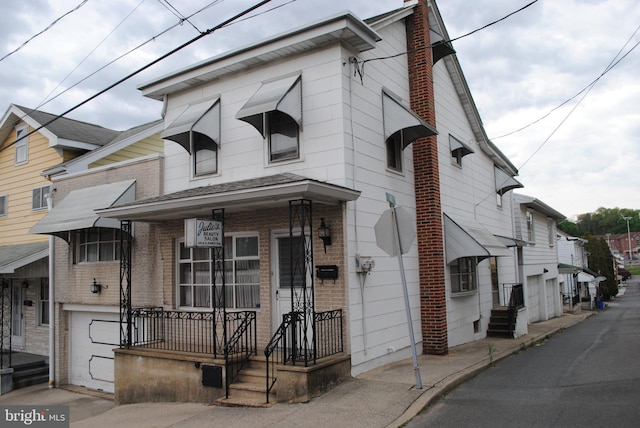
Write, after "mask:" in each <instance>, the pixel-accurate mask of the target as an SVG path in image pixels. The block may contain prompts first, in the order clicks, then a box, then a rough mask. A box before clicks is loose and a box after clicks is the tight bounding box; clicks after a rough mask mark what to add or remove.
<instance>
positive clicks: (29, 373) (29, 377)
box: [13, 360, 49, 389]
mask: <svg viewBox="0 0 640 428" xmlns="http://www.w3.org/2000/svg"><path fill="white" fill-rule="evenodd" d="M46 382H49V364H47V362H46V361H45V360H38V361H32V362H28V363H24V364H17V365H14V366H13V389H18V388H24V387H27V386H31V385H36V384H39V383H46Z"/></svg>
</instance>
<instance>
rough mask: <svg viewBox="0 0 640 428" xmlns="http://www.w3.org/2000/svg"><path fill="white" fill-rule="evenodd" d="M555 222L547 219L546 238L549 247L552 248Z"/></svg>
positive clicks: (554, 237)
mask: <svg viewBox="0 0 640 428" xmlns="http://www.w3.org/2000/svg"><path fill="white" fill-rule="evenodd" d="M554 225H555V221H553V219H552V218H547V236H548V238H549V246H550V247H553V246H554V245H555V244H556V232H555V228H554Z"/></svg>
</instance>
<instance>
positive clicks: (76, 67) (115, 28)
mask: <svg viewBox="0 0 640 428" xmlns="http://www.w3.org/2000/svg"><path fill="white" fill-rule="evenodd" d="M144 2H145V0H141V1H140V3H138V5H137V6H136V7H134V8H133V10H132V11H131V12H129V13H128V14H127V16H125V17H124V18H123V19H122V20H121V21H120V22H119V23H118V25H116V26H115V27H114V28H113V30H111V31H110V32H109V34H107V35H106V36H105V37H104V38H103V39H102V40H101V41H100V43H98V44H97V45H96V47H95V48H93V49H92V50H91V51H90V52H89V53H88V54H87V55H86V56H85V57H84V58H83V59H82V61H80V62H79V63H78V65H76V66H75V67H74V68H73V70H71V71H70V72H69V73H68V74H67V75H66V76H65V77H64V78H63V79H62V80H61V81H60V83H58V84H57V85H56V87H55V88H53V89H52V90H51V91H50V92H49V93H48V94H47V95H46V96H45V97H44V98H43V99H42V101H40V103H39V104H38V106H37V107H36V109H38V108H40V107H42V106H43V105H45V104H46V103H48V102H49V101H51V100H53V99H54V98H57V96H58V95H56V97H54V98H52V99H51V100H47V98H49V97H50V96H51V94H53V93H54V92H55V91H56V90H57V89H58V88H59V87H60V86H61V85H62V84H63V83H64V82H65V81H66V80H67V79H68V78H69V77H70V76H71V75H72V74H73V73H74V72H75V71H76V70H77V69H78V68H80V66H81V65H82V64H84V62H85V61H86V60H87V59H88V58H89V57H90V56H91V55H92V54H93V53H94V52H95V51H96V50H97V49H98V48H99V47H100V46H102V44H103V43H104V42H105V41H106V40H107V39H108V38H109V37H111V35H112V34H113V33H114V32H115V31H116V30H117V29H118V28H120V26H121V25H122V24H123V23H124V22H125V21H126V20H127V19H129V17H131V15H133V13H134V12H135V11H136V10H138V8H139V7H140V6H142V3H144ZM72 87H73V86H72ZM61 93H64V92H61Z"/></svg>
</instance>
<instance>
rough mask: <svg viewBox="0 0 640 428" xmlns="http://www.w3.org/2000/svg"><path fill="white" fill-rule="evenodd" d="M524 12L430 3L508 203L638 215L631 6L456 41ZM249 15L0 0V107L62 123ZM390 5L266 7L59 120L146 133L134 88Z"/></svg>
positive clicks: (556, 14) (604, 1)
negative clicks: (343, 15)
mask: <svg viewBox="0 0 640 428" xmlns="http://www.w3.org/2000/svg"><path fill="white" fill-rule="evenodd" d="M532 1H533V0H474V1H469V0H440V2H438V7H439V9H440V13H441V14H442V16H443V19H444V23H445V26H446V27H447V31H448V33H449V36H450V37H451V38H452V39H453V40H454V41H453V46H454V48H455V49H456V51H457V56H458V60H459V61H460V64H461V66H462V70H463V72H464V74H465V77H466V79H467V83H468V85H469V87H470V89H471V93H472V95H473V98H474V101H475V103H476V106H477V108H478V111H479V112H480V116H481V117H482V120H483V123H484V126H485V129H486V132H487V135H488V136H489V138H490V139H491V140H492V141H493V142H494V144H495V145H496V146H497V147H498V148H499V149H500V150H501V151H502V152H503V153H504V154H505V155H506V156H507V157H508V158H509V160H510V161H511V162H512V163H513V164H514V165H515V166H516V167H517V168H518V170H519V176H518V177H517V179H518V180H519V181H520V182H521V183H522V184H523V185H524V186H525V187H524V188H523V189H518V190H517V191H518V193H522V194H526V195H529V196H533V197H535V198H537V199H539V200H541V201H542V202H544V203H546V204H547V205H549V206H551V207H552V208H554V209H555V210H557V211H559V212H560V213H562V214H564V215H565V216H567V218H569V219H571V220H574V219H575V218H576V216H577V215H579V214H584V213H590V212H595V211H596V210H597V209H598V208H600V207H604V208H616V207H617V208H630V209H634V210H638V209H640V178H639V177H640V47H637V46H636V45H637V44H640V31H639V29H640V3H638V2H637V0H562V1H558V0H538V1H535V2H534V3H533V4H531V5H530V6H529V7H526V8H524V9H523V10H522V11H520V12H518V13H515V14H513V15H512V16H509V17H508V18H506V19H503V20H501V21H499V22H497V23H495V24H494V25H490V26H488V27H487V28H484V29H482V30H480V31H477V32H475V33H473V34H470V35H468V36H465V37H462V38H460V39H457V38H458V37H460V36H464V35H466V34H468V33H470V32H472V31H474V30H477V29H480V28H482V27H484V26H486V25H487V24H490V23H492V22H494V21H497V20H500V19H501V18H503V17H506V16H507V15H509V14H511V13H513V12H515V11H517V10H518V9H521V8H523V7H524V6H526V5H528V4H530V3H531V2H532ZM256 3H258V0H118V1H114V0H29V1H24V0H3V1H2V3H1V5H0V109H2V110H3V112H4V111H6V109H7V108H8V107H9V105H10V104H11V103H14V104H18V105H23V106H26V107H32V108H39V109H40V110H43V111H47V112H50V113H55V114H61V113H64V112H66V111H67V110H69V109H72V108H73V107H75V106H76V105H77V104H79V103H81V102H83V101H85V100H87V99H89V98H90V97H92V96H94V95H95V94H97V93H99V92H100V91H102V90H103V89H105V88H107V87H109V86H111V85H113V84H115V83H116V82H118V81H120V80H121V79H123V78H125V77H127V76H129V75H130V74H132V73H134V72H136V71H138V70H139V69H141V68H143V67H144V66H146V65H147V64H149V63H151V62H152V61H154V60H156V59H158V58H160V57H161V56H162V55H164V54H166V53H167V52H170V51H171V50H173V49H175V48H177V47H178V46H181V45H182V44H184V43H186V42H188V41H190V40H192V39H193V38H195V37H197V36H198V35H199V34H200V33H201V32H203V31H206V30H209V29H211V28H214V27H216V26H217V25H218V24H220V23H222V22H224V21H226V20H227V19H229V18H231V17H233V16H235V15H236V14H238V13H240V12H242V11H244V10H245V9H247V8H249V7H250V6H253V5H254V4H256ZM402 5H403V1H402V0H322V1H319V0H272V1H271V2H269V3H268V4H266V5H264V6H262V7H260V8H259V9H256V10H255V11H254V12H252V13H250V14H249V15H246V16H245V18H244V19H241V20H239V21H235V22H234V23H233V24H231V25H229V26H226V27H224V28H221V29H219V30H217V31H215V32H213V33H211V34H209V35H206V36H205V37H202V38H200V39H199V40H198V41H196V42H195V43H192V44H190V45H189V46H187V47H186V48H184V49H182V50H180V51H178V52H176V53H175V54H172V55H171V56H169V57H168V58H166V59H164V60H162V61H159V62H158V63H156V64H154V65H153V66H151V67H149V68H146V69H145V70H144V71H142V72H140V73H137V74H136V75H135V76H133V77H131V78H130V79H128V80H126V81H125V82H123V83H121V84H119V85H117V86H115V87H114V88H112V89H110V90H109V91H107V92H105V93H104V94H101V95H99V96H98V97H96V98H95V99H93V100H91V101H89V102H87V103H85V104H84V105H82V106H81V107H79V108H77V109H75V110H74V111H72V112H70V113H69V114H67V115H66V116H67V117H69V118H73V119H77V120H83V121H87V122H91V123H96V124H99V125H102V126H106V127H109V128H113V129H118V130H124V129H128V128H130V127H133V126H136V125H139V124H142V123H146V122H150V121H153V120H156V119H158V118H159V117H160V112H161V107H162V103H160V102H158V101H154V100H150V99H147V98H144V97H142V95H141V94H140V91H139V90H138V89H137V87H138V86H139V85H141V84H144V83H146V82H149V81H150V80H152V79H154V78H156V77H159V76H163V75H165V74H168V73H170V72H172V71H175V70H178V69H180V68H183V67H186V66H188V65H190V64H193V63H194V62H197V61H202V60H205V59H207V58H210V57H212V56H216V55H218V54H221V53H223V52H226V51H228V50H230V49H234V48H237V47H240V46H244V45H247V44H250V43H252V42H255V41H259V40H261V39H263V38H264V37H268V36H270V35H274V34H278V33H282V32H285V31H288V30H290V29H293V28H296V27H298V26H301V25H304V24H306V23H310V22H313V21H316V20H318V19H320V18H322V17H324V16H329V15H332V14H335V13H338V12H342V11H344V10H350V11H351V12H353V13H354V14H355V15H356V16H358V17H360V18H362V19H365V18H369V17H371V16H374V15H376V14H379V13H383V12H386V11H389V10H392V9H395V8H398V7H401V6H402ZM180 15H181V16H183V17H189V19H188V20H186V21H185V20H180V19H179V17H178V16H180ZM118 58H119V59H118ZM116 59H117V61H116Z"/></svg>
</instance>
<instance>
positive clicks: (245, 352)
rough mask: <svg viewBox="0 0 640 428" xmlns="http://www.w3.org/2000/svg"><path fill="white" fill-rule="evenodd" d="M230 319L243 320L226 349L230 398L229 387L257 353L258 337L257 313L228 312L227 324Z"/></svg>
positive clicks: (227, 389)
mask: <svg viewBox="0 0 640 428" xmlns="http://www.w3.org/2000/svg"><path fill="white" fill-rule="evenodd" d="M230 317H237V318H236V319H241V322H240V324H239V325H238V326H237V327H236V329H235V331H234V332H233V334H232V335H231V338H230V339H229V341H228V343H227V344H226V345H225V347H224V361H225V364H224V365H225V370H226V376H225V377H226V388H225V390H226V392H225V394H226V397H227V398H229V385H231V382H233V380H234V379H235V378H236V377H237V376H238V373H240V370H242V368H243V367H244V366H245V364H246V362H247V361H249V357H250V356H251V355H252V354H253V355H255V354H256V353H257V349H258V337H257V335H256V313H255V312H253V311H245V312H228V313H227V323H228V324H229V321H231V319H230Z"/></svg>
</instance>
